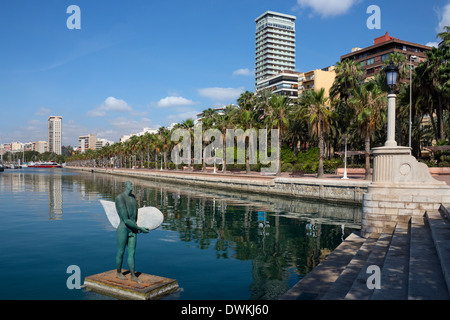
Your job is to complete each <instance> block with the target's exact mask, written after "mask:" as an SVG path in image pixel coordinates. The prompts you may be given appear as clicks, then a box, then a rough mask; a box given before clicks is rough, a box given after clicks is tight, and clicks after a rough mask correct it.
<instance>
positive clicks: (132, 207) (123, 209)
mask: <svg viewBox="0 0 450 320" xmlns="http://www.w3.org/2000/svg"><path fill="white" fill-rule="evenodd" d="M132 191H133V184H132V183H131V182H129V181H127V182H125V185H124V191H123V192H122V193H121V194H119V195H118V196H117V198H116V201H115V203H116V209H117V213H118V214H119V218H120V223H119V226H118V227H117V256H116V268H117V277H118V278H119V279H124V280H125V279H126V277H125V276H124V275H123V274H122V261H123V255H124V253H125V247H128V261H127V262H128V267H129V269H130V273H131V280H132V281H136V282H141V281H140V280H139V279H138V278H137V277H136V274H135V270H134V254H135V251H136V240H137V233H139V232H144V233H148V232H149V230H148V229H147V228H143V227H138V225H137V224H136V221H137V212H138V210H137V205H136V198H135V196H134V194H132Z"/></svg>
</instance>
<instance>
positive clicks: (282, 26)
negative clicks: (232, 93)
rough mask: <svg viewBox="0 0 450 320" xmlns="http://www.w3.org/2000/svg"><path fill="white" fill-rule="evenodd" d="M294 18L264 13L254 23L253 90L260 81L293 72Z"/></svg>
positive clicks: (286, 15)
mask: <svg viewBox="0 0 450 320" xmlns="http://www.w3.org/2000/svg"><path fill="white" fill-rule="evenodd" d="M295 19H296V17H295V16H291V15H288V14H284V13H278V12H273V11H266V12H265V13H263V14H262V15H260V16H259V17H258V18H256V19H255V22H256V38H255V40H256V41H255V42H256V43H255V44H256V58H255V89H256V91H258V90H259V89H261V88H263V87H264V86H263V85H262V83H260V82H261V80H263V79H264V78H266V77H270V76H273V75H275V74H277V73H279V72H280V71H283V70H288V71H294V70H295Z"/></svg>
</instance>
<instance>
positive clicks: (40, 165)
mask: <svg viewBox="0 0 450 320" xmlns="http://www.w3.org/2000/svg"><path fill="white" fill-rule="evenodd" d="M28 168H62V165H61V164H59V163H56V162H55V161H47V162H42V161H38V162H30V163H28Z"/></svg>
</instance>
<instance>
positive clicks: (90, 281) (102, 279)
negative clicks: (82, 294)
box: [84, 270, 178, 300]
mask: <svg viewBox="0 0 450 320" xmlns="http://www.w3.org/2000/svg"><path fill="white" fill-rule="evenodd" d="M122 273H123V275H125V277H126V278H127V279H126V280H121V279H119V278H117V277H116V270H111V271H106V272H103V273H99V274H95V275H92V276H89V277H86V278H85V280H84V286H85V288H86V290H90V291H93V292H96V293H99V294H103V295H106V296H109V297H113V298H117V299H120V300H158V299H161V298H163V297H165V296H167V295H169V294H171V293H174V292H175V291H177V289H178V282H177V280H175V279H169V278H163V277H159V276H154V275H150V274H145V273H139V272H136V276H137V277H138V279H139V280H141V281H142V282H141V283H139V282H135V281H131V280H130V272H129V271H126V270H124V271H122Z"/></svg>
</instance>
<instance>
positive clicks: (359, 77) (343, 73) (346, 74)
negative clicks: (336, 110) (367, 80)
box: [330, 59, 364, 103]
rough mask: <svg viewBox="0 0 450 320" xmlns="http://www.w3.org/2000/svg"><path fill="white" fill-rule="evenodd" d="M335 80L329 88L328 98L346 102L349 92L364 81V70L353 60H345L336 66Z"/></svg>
mask: <svg viewBox="0 0 450 320" xmlns="http://www.w3.org/2000/svg"><path fill="white" fill-rule="evenodd" d="M335 72H336V78H335V79H334V82H333V85H332V86H331V88H330V98H331V99H336V98H338V99H340V100H341V101H343V102H344V103H346V102H347V100H348V98H349V97H350V95H351V90H352V89H353V88H355V87H356V86H358V85H360V84H361V83H362V82H363V80H364V69H363V68H362V66H361V64H360V63H358V62H356V61H355V60H350V59H345V60H344V61H340V62H338V63H337V64H336V68H335Z"/></svg>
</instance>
